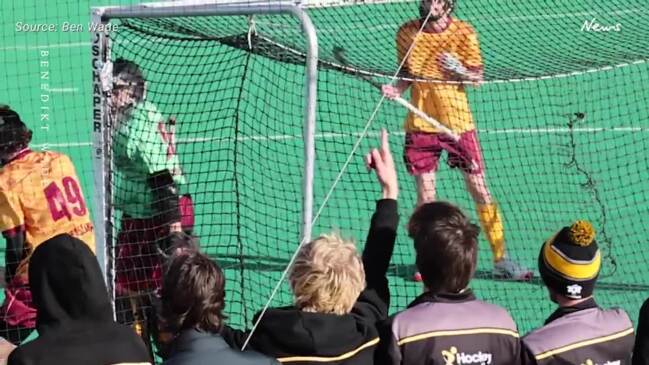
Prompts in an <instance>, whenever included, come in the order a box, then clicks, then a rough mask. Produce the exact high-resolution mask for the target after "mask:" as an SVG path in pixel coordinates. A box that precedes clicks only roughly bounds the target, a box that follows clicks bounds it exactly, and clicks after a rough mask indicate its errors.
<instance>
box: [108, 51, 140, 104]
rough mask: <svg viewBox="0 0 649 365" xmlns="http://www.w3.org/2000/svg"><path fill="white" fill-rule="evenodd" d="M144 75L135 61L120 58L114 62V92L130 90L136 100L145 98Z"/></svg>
mask: <svg viewBox="0 0 649 365" xmlns="http://www.w3.org/2000/svg"><path fill="white" fill-rule="evenodd" d="M144 87H145V81H144V75H143V74H142V70H141V69H140V66H138V65H137V64H136V63H135V62H133V61H129V60H125V59H123V58H118V59H117V60H116V61H115V62H114V63H113V92H119V91H121V90H128V91H129V94H130V97H131V98H132V99H133V101H134V102H136V103H137V102H140V101H141V100H142V99H144V91H145V90H144Z"/></svg>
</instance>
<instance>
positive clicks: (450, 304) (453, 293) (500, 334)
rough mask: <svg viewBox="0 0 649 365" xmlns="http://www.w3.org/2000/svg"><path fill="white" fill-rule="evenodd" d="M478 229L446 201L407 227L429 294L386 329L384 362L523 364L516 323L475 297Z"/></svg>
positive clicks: (423, 210)
mask: <svg viewBox="0 0 649 365" xmlns="http://www.w3.org/2000/svg"><path fill="white" fill-rule="evenodd" d="M478 232H479V231H478V227H477V226H476V225H474V224H472V223H471V222H470V221H469V220H468V219H467V217H466V216H465V215H464V213H462V211H461V210H460V209H459V208H457V207H456V206H454V205H452V204H449V203H446V202H433V203H426V204H423V205H421V206H419V207H418V208H417V210H416V211H415V213H414V214H413V215H412V217H411V218H410V222H409V223H408V233H409V235H410V237H411V238H412V239H413V240H414V244H415V251H416V254H417V258H416V262H417V269H418V270H419V272H421V276H422V280H423V282H424V285H425V292H424V294H422V295H420V296H419V297H418V298H417V299H415V300H414V301H413V302H412V303H411V304H410V305H409V306H408V308H407V309H406V310H404V311H402V312H400V313H397V314H396V315H394V316H393V317H392V318H391V319H390V321H389V322H388V323H387V325H386V326H385V327H384V328H383V329H382V345H381V347H380V349H379V351H378V352H377V357H376V362H377V363H379V364H382V363H386V364H394V365H397V364H408V365H410V364H412V365H414V364H440V365H452V364H455V365H460V364H484V365H489V364H513V363H517V362H518V361H519V356H520V341H519V335H518V331H517V329H516V325H515V323H514V321H513V320H512V318H511V316H510V315H509V313H507V311H506V310H505V309H503V308H501V307H498V306H496V305H493V304H489V303H486V302H483V301H480V300H478V299H476V297H475V296H474V295H473V292H472V291H471V289H469V282H470V281H471V278H472V277H473V274H474V272H475V268H476V262H477V252H478V244H477V238H478Z"/></svg>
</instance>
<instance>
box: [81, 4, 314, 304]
mask: <svg viewBox="0 0 649 365" xmlns="http://www.w3.org/2000/svg"><path fill="white" fill-rule="evenodd" d="M274 14H283V15H290V16H293V17H295V18H296V19H297V20H298V21H299V23H300V25H301V28H302V33H303V34H304V37H305V43H306V50H307V52H306V70H305V86H306V87H305V96H304V99H305V100H304V105H305V109H304V121H303V124H304V126H303V139H304V159H305V163H304V172H303V178H302V184H303V187H302V188H303V196H302V218H301V221H302V227H301V237H300V240H301V241H304V240H309V239H310V237H311V230H312V219H313V183H314V167H315V128H316V124H315V123H316V120H315V116H316V100H317V66H318V41H317V37H316V31H315V28H314V26H313V23H312V22H311V19H310V18H309V16H308V15H307V14H306V12H305V11H304V10H303V8H302V7H301V6H300V5H299V3H295V2H286V1H270V2H269V1H244V2H242V1H228V0H225V1H223V0H219V1H195V0H190V1H176V2H157V3H145V4H141V5H135V6H107V7H94V8H92V12H91V16H92V24H93V27H92V29H93V30H95V32H94V33H92V69H93V103H92V105H93V113H92V116H93V122H92V123H93V168H94V189H95V194H94V205H95V211H94V223H95V227H96V232H97V259H98V260H99V262H100V266H101V268H102V271H103V273H104V277H105V278H106V281H107V285H108V288H109V291H110V292H111V293H112V297H113V299H114V297H115V288H114V271H115V268H114V257H115V252H114V244H113V242H114V239H115V235H116V232H115V230H116V227H115V226H114V224H113V223H112V222H113V219H114V217H112V214H113V213H112V211H111V206H112V191H111V185H112V184H111V181H110V179H111V176H110V174H109V173H107V172H108V171H110V170H111V168H112V166H111V164H112V162H111V158H110V156H109V155H108V154H109V153H110V150H111V148H110V144H111V138H112V137H111V131H110V121H109V119H108V105H107V97H108V95H107V93H106V92H105V91H104V90H102V83H101V77H100V74H101V70H102V68H103V66H104V64H105V63H106V61H107V60H109V59H110V37H109V31H110V27H108V24H109V23H110V21H111V20H112V19H119V18H164V17H180V16H182V17H201V16H234V15H274ZM108 243H110V244H108Z"/></svg>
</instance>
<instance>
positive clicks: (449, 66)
mask: <svg viewBox="0 0 649 365" xmlns="http://www.w3.org/2000/svg"><path fill="white" fill-rule="evenodd" d="M440 62H441V64H442V67H443V68H444V69H445V70H446V71H449V72H452V73H455V74H458V75H461V76H465V77H466V76H468V74H469V70H468V69H467V68H466V67H465V66H464V65H463V64H462V62H461V61H460V60H459V59H458V58H457V57H455V56H454V55H452V54H450V53H443V54H442V57H441V60H440Z"/></svg>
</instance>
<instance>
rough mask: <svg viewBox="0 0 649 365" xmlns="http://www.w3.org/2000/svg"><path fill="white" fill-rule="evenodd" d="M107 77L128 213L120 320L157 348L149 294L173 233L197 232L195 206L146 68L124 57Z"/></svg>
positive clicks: (121, 248)
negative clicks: (185, 191)
mask: <svg viewBox="0 0 649 365" xmlns="http://www.w3.org/2000/svg"><path fill="white" fill-rule="evenodd" d="M111 67H112V71H111V70H110V68H111ZM111 76H112V77H111ZM103 78H104V82H106V79H108V81H110V84H111V85H110V89H111V92H112V97H111V98H110V99H109V103H110V116H111V119H112V121H111V122H112V127H113V161H114V163H115V172H114V173H115V179H114V181H115V185H116V186H115V189H114V205H115V209H116V210H119V211H121V213H122V218H121V224H120V231H119V233H118V235H117V259H116V296H117V298H116V310H117V317H118V320H119V321H120V322H122V323H127V324H132V325H133V326H134V328H135V330H136V332H138V334H140V335H141V336H142V337H143V339H144V340H145V342H146V343H147V345H149V346H150V342H149V331H148V329H149V328H150V326H149V324H151V323H152V322H151V321H154V320H155V319H154V318H155V315H154V314H153V313H151V311H150V310H148V309H147V308H151V297H150V295H152V294H154V293H155V292H156V291H157V290H158V289H160V286H161V279H162V259H163V257H164V256H165V254H166V253H167V251H168V250H169V242H170V241H169V240H170V238H171V236H172V234H174V232H181V231H185V232H186V233H191V230H192V228H193V219H194V217H193V208H192V204H191V198H190V196H189V195H180V194H179V191H180V190H181V188H182V186H183V185H184V184H185V183H186V181H185V177H184V176H183V174H182V171H181V169H180V161H179V159H178V156H177V155H176V146H175V120H173V118H171V119H170V120H169V121H166V120H164V119H163V117H162V115H161V114H160V113H159V112H158V110H157V108H156V106H155V105H154V104H153V103H151V102H149V101H147V100H146V83H145V79H144V75H143V73H142V71H141V69H140V67H139V66H138V65H137V64H135V63H134V62H132V61H128V60H124V59H118V60H116V61H115V62H114V63H113V64H110V63H109V64H108V67H106V68H105V69H104V75H103ZM143 308H144V309H143Z"/></svg>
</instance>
